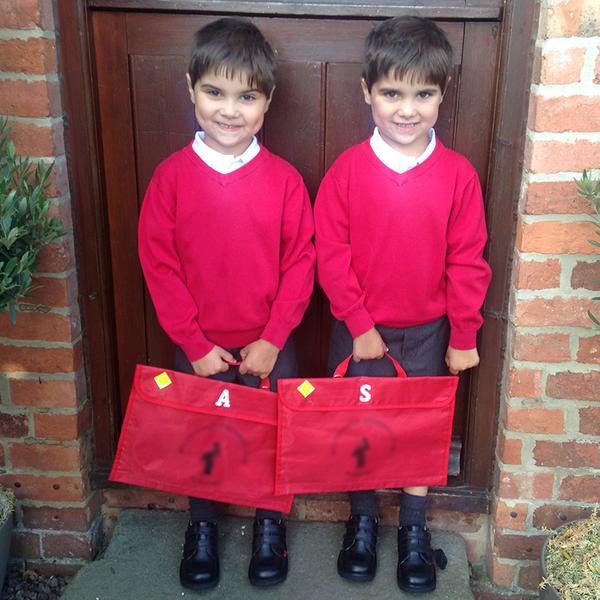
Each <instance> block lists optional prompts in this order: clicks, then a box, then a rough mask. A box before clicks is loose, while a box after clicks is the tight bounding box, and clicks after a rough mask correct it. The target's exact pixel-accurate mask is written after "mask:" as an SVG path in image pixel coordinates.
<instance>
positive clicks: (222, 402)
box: [215, 390, 231, 408]
mask: <svg viewBox="0 0 600 600" xmlns="http://www.w3.org/2000/svg"><path fill="white" fill-rule="evenodd" d="M215 406H223V407H225V408H231V403H230V402H229V390H223V391H222V392H221V395H220V396H219V399H218V400H217V401H216V402H215Z"/></svg>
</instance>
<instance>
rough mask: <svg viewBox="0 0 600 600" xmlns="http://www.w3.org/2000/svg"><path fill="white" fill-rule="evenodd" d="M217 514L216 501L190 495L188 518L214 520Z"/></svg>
mask: <svg viewBox="0 0 600 600" xmlns="http://www.w3.org/2000/svg"><path fill="white" fill-rule="evenodd" d="M217 516H218V513H217V503H216V502H213V501H212V500H205V499H204V498H192V497H191V496H190V519H191V520H192V521H216V520H217Z"/></svg>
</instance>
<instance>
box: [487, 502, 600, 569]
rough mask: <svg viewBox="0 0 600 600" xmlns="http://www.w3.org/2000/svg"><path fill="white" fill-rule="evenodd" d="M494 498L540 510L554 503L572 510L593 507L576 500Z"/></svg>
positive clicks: (535, 561) (588, 503)
mask: <svg viewBox="0 0 600 600" xmlns="http://www.w3.org/2000/svg"><path fill="white" fill-rule="evenodd" d="M496 497H497V498H498V499H499V500H502V502H506V503H508V501H509V500H510V501H512V502H525V503H526V504H528V505H529V506H532V507H536V508H541V507H543V506H545V505H547V504H554V503H557V504H566V505H568V506H570V507H573V508H588V507H590V505H592V506H593V503H590V502H579V501H577V500H560V499H559V498H555V499H552V500H546V499H538V498H527V499H524V500H522V501H520V500H518V499H515V498H506V499H505V498H501V497H499V496H496ZM531 562H533V563H535V564H537V562H538V561H537V560H534V561H531Z"/></svg>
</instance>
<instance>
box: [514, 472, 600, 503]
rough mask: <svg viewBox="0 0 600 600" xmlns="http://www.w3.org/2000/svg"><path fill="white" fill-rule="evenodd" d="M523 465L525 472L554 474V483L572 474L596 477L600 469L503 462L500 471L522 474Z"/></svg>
mask: <svg viewBox="0 0 600 600" xmlns="http://www.w3.org/2000/svg"><path fill="white" fill-rule="evenodd" d="M523 467H526V468H527V473H531V474H533V475H540V474H543V473H547V474H549V475H556V477H555V483H557V484H558V483H559V482H560V483H562V481H563V480H564V479H565V478H566V477H572V476H573V475H575V476H578V475H584V476H592V477H596V476H599V475H600V469H599V468H597V467H590V466H585V467H540V466H536V465H507V464H504V465H503V466H502V471H503V472H505V473H510V474H511V475H515V474H516V475H521V474H523V473H522V471H523ZM558 488H559V489H560V485H558ZM559 489H557V490H556V491H557V494H556V495H555V496H554V497H555V498H558V491H559Z"/></svg>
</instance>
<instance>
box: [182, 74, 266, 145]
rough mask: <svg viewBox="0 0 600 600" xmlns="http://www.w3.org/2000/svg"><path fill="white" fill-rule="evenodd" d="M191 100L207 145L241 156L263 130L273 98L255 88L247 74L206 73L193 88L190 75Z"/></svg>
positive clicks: (188, 78)
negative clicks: (230, 75)
mask: <svg viewBox="0 0 600 600" xmlns="http://www.w3.org/2000/svg"><path fill="white" fill-rule="evenodd" d="M187 82H188V89H189V92H190V98H191V100H192V102H193V103H194V112H195V115H196V120H197V121H198V125H200V127H201V128H202V130H203V131H204V134H205V135H204V142H205V143H206V145H207V146H209V147H210V148H212V149H213V150H216V151H217V152H220V153H221V154H233V155H234V156H239V155H240V154H242V153H243V152H244V150H246V148H248V146H249V145H250V142H251V141H252V136H254V135H256V134H257V133H258V131H259V130H260V128H261V127H262V124H263V121H264V118H265V113H266V112H267V110H268V108H269V104H270V103H271V96H272V93H271V96H269V97H267V96H265V94H264V93H263V92H261V91H260V90H258V89H257V88H255V87H252V86H251V85H250V83H249V81H248V78H247V77H246V76H245V74H243V73H242V74H238V73H235V74H234V75H233V76H232V77H231V78H230V77H227V76H226V75H225V74H219V73H214V72H213V73H205V74H204V75H203V76H202V77H201V78H200V79H198V81H196V84H195V85H194V87H192V85H191V80H190V76H189V75H188V76H187Z"/></svg>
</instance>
